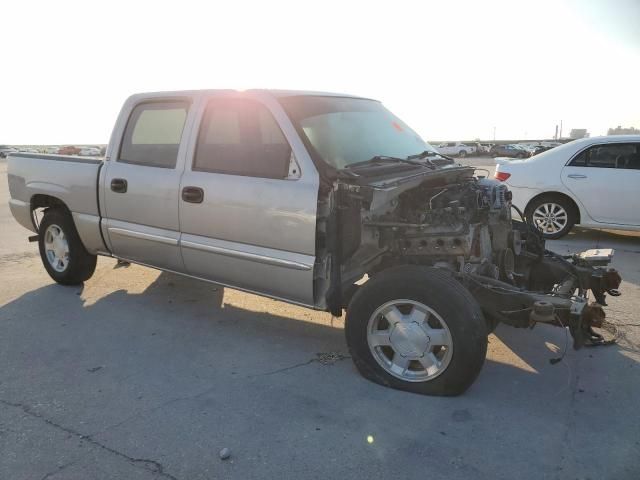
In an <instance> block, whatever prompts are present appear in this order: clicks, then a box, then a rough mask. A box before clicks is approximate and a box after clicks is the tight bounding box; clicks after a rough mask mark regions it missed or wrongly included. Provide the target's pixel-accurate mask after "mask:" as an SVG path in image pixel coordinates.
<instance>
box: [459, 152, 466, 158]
mask: <svg viewBox="0 0 640 480" xmlns="http://www.w3.org/2000/svg"><path fill="white" fill-rule="evenodd" d="M458 156H459V157H460V158H464V157H466V156H467V151H466V150H460V153H459V154H458Z"/></svg>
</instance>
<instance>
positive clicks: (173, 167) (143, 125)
mask: <svg viewBox="0 0 640 480" xmlns="http://www.w3.org/2000/svg"><path fill="white" fill-rule="evenodd" d="M189 106H190V102H189V100H186V99H185V100H179V99H178V100H176V99H172V100H161V99H159V100H153V101H145V102H143V103H140V104H138V105H135V106H134V107H133V109H132V111H131V114H130V116H129V120H128V122H127V125H126V128H125V131H124V134H123V137H122V142H121V145H120V148H119V149H118V151H117V152H112V156H113V158H112V159H110V160H109V161H108V162H107V164H106V165H105V168H106V172H105V175H104V176H103V181H104V185H103V190H102V191H103V192H104V212H103V216H104V217H105V230H106V234H107V235H108V240H109V242H110V244H111V251H112V252H113V254H114V255H115V256H117V257H120V258H124V259H127V260H131V261H134V262H138V263H143V264H147V265H151V266H154V267H159V268H164V269H168V270H174V271H179V272H182V271H183V270H184V264H183V262H182V257H181V255H180V247H179V240H180V225H179V217H178V207H179V187H180V176H181V175H182V171H183V168H184V162H183V161H180V153H181V152H180V145H181V138H182V135H183V130H184V127H185V124H186V119H187V115H188V111H189Z"/></svg>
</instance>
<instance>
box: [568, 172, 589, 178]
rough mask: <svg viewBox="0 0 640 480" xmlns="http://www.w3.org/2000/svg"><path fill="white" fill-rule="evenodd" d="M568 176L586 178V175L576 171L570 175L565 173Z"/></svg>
mask: <svg viewBox="0 0 640 480" xmlns="http://www.w3.org/2000/svg"><path fill="white" fill-rule="evenodd" d="M567 177H569V178H587V176H586V175H579V174H577V173H572V174H571V175H567Z"/></svg>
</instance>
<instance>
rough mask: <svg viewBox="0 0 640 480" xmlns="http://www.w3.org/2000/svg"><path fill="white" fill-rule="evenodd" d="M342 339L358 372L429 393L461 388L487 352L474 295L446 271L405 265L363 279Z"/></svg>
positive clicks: (454, 391)
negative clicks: (365, 279)
mask: <svg viewBox="0 0 640 480" xmlns="http://www.w3.org/2000/svg"><path fill="white" fill-rule="evenodd" d="M345 333H346V337H347V345H348V346H349V351H350V353H351V356H352V358H353V361H354V363H355V365H356V367H357V368H358V370H359V371H360V373H361V374H362V375H363V376H364V377H365V378H367V379H369V380H372V381H374V382H376V383H379V384H381V385H386V386H390V387H392V388H397V389H400V390H407V391H410V392H414V393H421V394H426V395H459V394H461V393H463V392H464V391H465V390H466V389H467V388H468V387H469V386H470V385H471V384H472V383H473V381H474V380H475V379H476V377H477V376H478V374H479V372H480V369H481V368H482V365H483V363H484V359H485V356H486V352H487V325H486V323H485V321H484V318H483V316H482V312H481V311H480V307H479V306H478V304H477V302H476V301H475V299H474V298H473V297H472V296H471V294H470V293H469V292H468V291H467V290H466V289H465V288H464V287H463V286H462V285H461V284H460V283H459V282H457V281H456V280H455V279H454V278H453V277H452V276H451V275H450V274H448V273H447V272H444V271H440V270H438V269H433V268H423V267H414V266H403V267H396V268H393V269H390V270H388V271H386V272H382V273H381V274H379V275H378V276H377V277H374V278H373V279H371V280H369V281H368V282H367V283H365V284H364V285H363V286H362V287H361V288H360V290H359V291H358V292H357V293H356V295H355V296H354V298H353V300H352V301H351V303H350V304H349V308H348V310H347V318H346V322H345Z"/></svg>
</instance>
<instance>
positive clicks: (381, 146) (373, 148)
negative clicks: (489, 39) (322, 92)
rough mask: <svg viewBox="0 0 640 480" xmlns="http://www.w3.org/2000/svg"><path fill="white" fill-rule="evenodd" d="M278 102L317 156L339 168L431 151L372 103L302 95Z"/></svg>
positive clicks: (399, 122) (409, 130) (360, 100)
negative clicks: (378, 159)
mask: <svg viewBox="0 0 640 480" xmlns="http://www.w3.org/2000/svg"><path fill="white" fill-rule="evenodd" d="M280 103H281V104H282V106H283V107H284V109H285V110H286V112H287V114H288V115H289V118H291V121H292V122H293V123H294V125H295V127H296V129H297V130H298V133H299V134H300V135H301V136H302V137H303V139H304V140H305V141H306V142H307V143H308V144H309V145H310V146H311V147H313V150H315V153H316V154H317V156H319V157H320V158H321V159H322V160H323V161H325V162H326V163H328V164H329V165H332V166H334V167H336V168H338V169H342V168H345V167H347V166H348V165H351V164H353V163H357V162H363V161H366V160H369V159H371V158H372V157H376V156H388V157H398V158H406V157H408V156H409V155H416V154H419V153H422V152H424V151H425V150H431V151H433V150H434V149H433V147H432V146H431V145H429V144H428V143H426V142H425V141H424V140H422V139H421V138H420V136H419V135H418V134H417V133H416V132H414V131H413V130H411V128H409V126H408V125H407V124H405V123H404V122H403V121H402V120H400V119H399V118H398V117H396V116H395V115H394V114H392V113H391V112H390V111H389V110H387V109H386V108H384V107H383V106H382V104H381V103H380V102H378V101H375V100H367V99H359V98H348V97H329V96H307V95H305V96H296V97H284V98H281V99H280Z"/></svg>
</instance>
